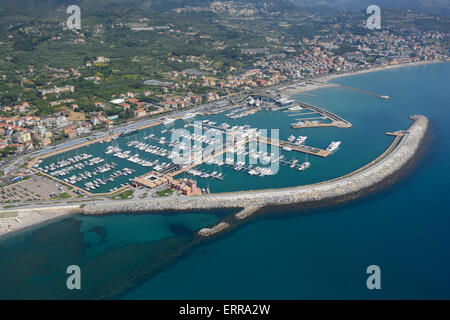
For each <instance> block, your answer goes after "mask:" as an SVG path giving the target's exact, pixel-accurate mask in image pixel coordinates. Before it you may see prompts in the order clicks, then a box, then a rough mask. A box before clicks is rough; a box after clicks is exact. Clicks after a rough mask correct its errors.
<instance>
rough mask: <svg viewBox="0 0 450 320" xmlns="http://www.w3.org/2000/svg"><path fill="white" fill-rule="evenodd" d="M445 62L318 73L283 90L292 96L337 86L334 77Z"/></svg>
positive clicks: (424, 62) (421, 62) (417, 62)
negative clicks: (300, 83)
mask: <svg viewBox="0 0 450 320" xmlns="http://www.w3.org/2000/svg"><path fill="white" fill-rule="evenodd" d="M445 62H449V61H442V60H428V61H416V62H408V63H399V64H393V65H387V66H381V67H374V68H370V69H363V70H358V71H350V72H345V73H336V74H329V75H319V76H317V77H315V78H310V79H304V80H303V81H302V82H306V84H305V85H304V86H302V85H299V84H292V85H290V86H286V89H284V91H285V92H286V94H287V95H289V96H293V95H296V94H302V93H306V92H310V91H314V90H317V89H323V88H331V87H337V86H338V84H334V83H332V82H329V81H332V80H334V79H339V78H345V77H352V76H356V75H360V74H366V73H372V72H379V71H389V70H394V69H401V68H406V67H415V66H421V65H428V64H435V63H445ZM308 81H314V83H308ZM316 81H320V82H322V83H317V82H316ZM289 87H291V88H289Z"/></svg>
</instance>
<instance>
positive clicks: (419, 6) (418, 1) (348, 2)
mask: <svg viewBox="0 0 450 320" xmlns="http://www.w3.org/2000/svg"><path fill="white" fill-rule="evenodd" d="M292 1H293V2H294V3H296V4H298V5H299V6H303V7H315V6H328V7H332V8H339V9H343V10H350V11H360V10H364V9H365V8H367V7H368V6H369V5H371V4H376V5H378V6H379V7H380V8H381V10H383V8H397V9H405V10H413V11H416V12H423V13H433V14H442V15H447V16H450V1H449V0H292Z"/></svg>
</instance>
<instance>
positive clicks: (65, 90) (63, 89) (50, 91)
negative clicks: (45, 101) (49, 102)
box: [40, 86, 75, 96]
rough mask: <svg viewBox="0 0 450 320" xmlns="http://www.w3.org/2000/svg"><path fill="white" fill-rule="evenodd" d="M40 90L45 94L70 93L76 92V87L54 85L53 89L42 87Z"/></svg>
mask: <svg viewBox="0 0 450 320" xmlns="http://www.w3.org/2000/svg"><path fill="white" fill-rule="evenodd" d="M40 92H41V94H42V95H43V96H45V95H47V94H59V93H70V92H75V87H74V86H64V87H54V88H51V89H42V90H40Z"/></svg>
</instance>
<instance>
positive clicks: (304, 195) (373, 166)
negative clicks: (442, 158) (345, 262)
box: [82, 115, 428, 214]
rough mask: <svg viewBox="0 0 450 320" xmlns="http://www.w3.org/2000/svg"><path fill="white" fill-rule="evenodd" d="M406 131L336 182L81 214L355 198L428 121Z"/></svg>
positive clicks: (408, 154) (389, 170)
mask: <svg viewBox="0 0 450 320" xmlns="http://www.w3.org/2000/svg"><path fill="white" fill-rule="evenodd" d="M410 118H411V119H412V120H414V122H413V124H412V125H411V126H410V127H409V129H408V130H405V131H402V132H403V134H402V135H401V136H398V137H397V138H396V140H395V142H394V143H393V145H392V146H391V147H389V148H388V150H386V152H384V153H383V154H382V155H381V156H380V157H378V158H377V159H374V161H372V162H371V163H370V164H368V165H366V166H364V167H363V168H360V169H358V170H356V171H354V172H352V173H349V174H347V175H345V176H342V177H340V178H337V179H333V180H329V181H324V182H320V183H316V184H312V185H306V186H298V187H292V188H282V189H270V190H258V191H244V192H230V193H221V194H208V195H202V196H195V197H186V198H173V199H149V200H141V199H136V200H126V201H117V202H114V203H101V204H100V203H99V204H95V203H92V204H87V205H86V206H85V207H84V208H82V210H83V212H84V213H85V214H106V213H121V212H149V211H161V210H193V209H213V208H250V207H264V206H275V205H289V204H300V205H301V203H311V202H321V201H328V200H333V199H337V198H340V197H345V196H347V195H351V194H355V193H357V192H359V191H361V190H365V189H368V188H370V187H371V186H373V185H376V184H378V183H380V182H382V181H383V180H385V179H386V178H388V177H390V176H391V175H393V174H394V173H396V172H397V171H399V170H400V169H401V168H402V167H403V166H405V165H406V164H407V163H408V162H409V161H410V160H412V159H413V157H414V156H415V154H416V153H417V151H418V150H419V148H420V145H421V142H422V141H423V138H424V136H425V134H426V132H427V129H428V119H427V118H426V117H424V116H422V115H415V116H411V117H410Z"/></svg>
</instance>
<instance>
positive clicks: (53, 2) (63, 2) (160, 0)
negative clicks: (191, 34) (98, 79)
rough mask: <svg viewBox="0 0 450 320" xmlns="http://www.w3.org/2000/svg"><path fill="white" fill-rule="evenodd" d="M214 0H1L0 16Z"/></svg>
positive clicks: (266, 5)
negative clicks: (76, 8) (71, 7)
mask: <svg viewBox="0 0 450 320" xmlns="http://www.w3.org/2000/svg"><path fill="white" fill-rule="evenodd" d="M217 2H218V3H220V2H225V3H226V1H215V0H1V7H0V16H1V17H3V18H6V17H14V16H22V17H23V16H25V17H40V18H41V17H44V16H47V17H49V18H51V17H52V16H56V15H61V13H63V12H64V11H65V9H66V8H67V7H68V6H69V5H72V4H74V5H79V6H80V7H81V8H82V9H83V13H84V14H85V15H86V16H91V15H98V14H102V13H104V12H105V11H115V10H118V12H120V10H124V9H125V10H127V11H140V12H142V10H144V11H145V10H149V11H157V12H158V11H160V12H161V11H168V10H172V9H175V8H195V7H199V8H201V7H209V6H211V5H212V4H213V3H217ZM233 2H234V3H237V4H242V5H251V6H253V7H254V8H257V9H260V10H262V11H270V10H272V11H278V10H287V9H294V8H296V5H294V3H293V2H292V1H290V0H234V1H233Z"/></svg>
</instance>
